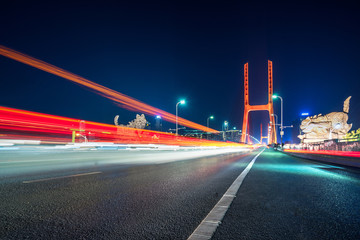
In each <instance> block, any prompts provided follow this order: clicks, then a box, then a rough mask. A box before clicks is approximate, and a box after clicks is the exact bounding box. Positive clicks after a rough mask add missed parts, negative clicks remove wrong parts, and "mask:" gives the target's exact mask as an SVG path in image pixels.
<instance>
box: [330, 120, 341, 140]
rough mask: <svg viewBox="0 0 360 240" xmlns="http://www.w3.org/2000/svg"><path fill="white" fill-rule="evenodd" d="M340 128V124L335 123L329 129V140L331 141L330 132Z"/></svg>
mask: <svg viewBox="0 0 360 240" xmlns="http://www.w3.org/2000/svg"><path fill="white" fill-rule="evenodd" d="M340 128H341V123H336V124H335V126H334V127H331V128H330V134H329V139H332V135H331V134H332V132H333V131H334V130H338V129H340Z"/></svg>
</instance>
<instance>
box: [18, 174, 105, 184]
mask: <svg viewBox="0 0 360 240" xmlns="http://www.w3.org/2000/svg"><path fill="white" fill-rule="evenodd" d="M99 173H101V172H88V173H79V174H74V175H68V176H61V177H53V178H41V179H36V180H29V181H23V183H34V182H44V181H49V180H56V179H61V178H72V177H81V176H87V175H94V174H99Z"/></svg>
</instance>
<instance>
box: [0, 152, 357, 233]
mask: <svg viewBox="0 0 360 240" xmlns="http://www.w3.org/2000/svg"><path fill="white" fill-rule="evenodd" d="M261 150H262V149H259V150H256V151H254V152H252V153H248V152H237V153H236V152H233V153H228V154H225V153H222V154H221V155H215V156H205V155H204V156H201V155H197V156H196V154H195V152H192V153H193V154H194V156H196V157H197V158H192V157H189V156H187V157H185V158H183V160H182V158H180V157H179V155H181V154H182V152H179V151H178V152H174V151H172V152H171V151H169V152H165V153H166V154H165V155H161V154H160V155H159V153H155V152H154V151H142V152H140V153H139V152H137V151H134V152H121V151H111V150H100V151H90V150H84V151H78V152H74V151H61V150H57V151H54V152H51V153H49V152H44V151H42V152H21V151H20V152H16V151H13V152H12V151H10V152H9V151H6V152H5V151H4V152H0V164H1V165H0V167H1V168H0V193H1V194H0V201H1V204H0V239H187V238H188V237H189V236H190V235H191V234H192V233H193V232H194V230H195V229H197V228H198V226H199V224H201V223H202V221H203V220H204V218H205V217H206V216H207V215H208V214H209V212H210V211H211V210H212V209H213V208H214V206H215V205H216V204H217V203H218V201H219V200H220V199H221V198H222V197H223V195H224V194H225V192H226V191H227V190H228V188H229V187H230V186H231V185H232V184H233V182H234V181H235V179H237V178H238V176H239V175H240V174H241V173H243V172H244V170H245V169H246V168H247V167H248V166H249V163H250V162H252V160H253V159H254V157H255V156H256V155H258V154H259V153H260V152H261ZM187 153H188V152H185V155H187ZM134 156H136V157H134ZM141 156H142V157H141ZM119 159H121V160H119ZM173 159H176V161H175V160H173ZM59 162H61V164H59ZM31 166H34V167H31ZM17 169H18V172H17V171H16V170H17ZM359 226H360V171H359V170H357V169H350V168H343V167H337V166H331V165H326V164H321V163H315V162H310V161H306V160H302V159H298V158H294V157H291V156H288V155H286V154H283V153H280V152H275V151H273V150H270V149H266V150H265V151H264V152H263V153H261V154H260V155H259V156H258V158H257V159H256V160H255V162H254V164H253V165H252V167H251V169H250V171H249V172H248V174H247V175H246V176H245V178H244V180H243V182H242V183H241V186H240V188H239V190H238V192H237V194H236V197H235V198H234V200H233V202H232V203H231V205H230V207H229V209H228V210H227V212H226V214H225V217H224V218H223V219H222V221H221V224H220V225H219V226H218V227H217V229H216V231H215V232H214V235H213V238H212V239H360V230H359Z"/></svg>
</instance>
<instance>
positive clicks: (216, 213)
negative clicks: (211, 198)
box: [187, 148, 265, 240]
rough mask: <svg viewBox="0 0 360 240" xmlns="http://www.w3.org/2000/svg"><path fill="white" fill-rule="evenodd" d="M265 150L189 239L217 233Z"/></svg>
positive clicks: (201, 239) (243, 172) (200, 239)
mask: <svg viewBox="0 0 360 240" xmlns="http://www.w3.org/2000/svg"><path fill="white" fill-rule="evenodd" d="M264 151H265V148H264V149H263V150H262V151H261V152H260V153H258V154H257V155H256V156H255V157H254V158H253V159H252V160H251V161H250V163H249V164H248V165H247V166H246V168H245V169H244V170H243V171H242V172H241V173H240V175H239V176H238V177H237V178H236V179H235V181H234V182H233V183H232V184H231V186H230V187H229V188H228V190H227V191H226V192H225V193H224V195H223V196H222V197H221V199H220V200H219V201H218V202H217V203H216V205H215V206H214V208H213V209H212V210H211V211H210V212H209V214H208V215H207V216H206V217H205V218H204V219H203V220H202V221H201V223H200V225H199V226H198V227H197V228H196V229H195V231H194V232H193V233H192V234H191V235H190V236H189V238H188V239H187V240H204V239H211V237H212V236H213V234H214V233H215V231H216V229H217V227H218V226H219V225H220V224H221V220H222V219H223V218H224V216H225V213H226V212H227V210H228V209H229V207H230V204H231V203H232V201H233V200H234V198H235V197H236V193H237V192H238V190H239V188H240V186H241V184H242V182H243V181H244V179H245V177H246V175H247V174H248V173H249V171H250V169H251V168H252V166H253V165H254V163H255V160H256V159H257V158H258V157H259V156H260V154H261V153H263V152H264Z"/></svg>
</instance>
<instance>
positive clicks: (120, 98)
mask: <svg viewBox="0 0 360 240" xmlns="http://www.w3.org/2000/svg"><path fill="white" fill-rule="evenodd" d="M0 55H3V56H5V57H8V58H11V59H13V60H16V61H18V62H21V63H24V64H27V65H30V66H32V67H35V68H38V69H40V70H43V71H45V72H48V73H51V74H54V75H56V76H59V77H62V78H65V79H67V80H69V81H72V82H75V83H77V84H80V85H82V86H85V87H88V88H89V89H91V90H94V91H95V92H96V93H97V94H99V95H101V96H104V97H106V98H108V99H110V100H112V101H115V102H117V103H119V104H118V105H119V106H121V107H124V108H127V109H130V110H132V111H135V110H137V111H140V112H141V113H145V114H149V115H153V116H155V115H161V117H162V118H163V119H164V120H166V121H169V122H173V123H175V121H176V120H175V119H176V117H175V115H174V114H171V113H168V112H165V111H163V110H161V109H158V108H155V107H152V106H150V105H148V104H146V103H143V102H141V101H139V100H136V99H134V98H132V97H129V96H127V95H125V94H122V93H119V92H117V91H115V90H112V89H110V88H107V87H105V86H102V85H100V84H97V83H95V82H92V81H90V80H88V79H85V78H83V77H81V76H78V75H76V74H73V73H71V72H68V71H66V70H64V69H61V68H58V67H56V66H54V65H51V64H49V63H46V62H44V61H41V60H38V59H36V58H33V57H31V56H28V55H25V54H23V53H20V52H17V51H15V50H12V49H10V48H7V47H5V46H2V45H0ZM178 123H179V125H182V126H186V127H189V128H193V129H198V130H202V131H204V132H212V133H218V131H217V130H214V129H211V128H208V127H205V126H203V125H200V124H197V123H194V122H191V121H189V120H186V119H184V118H181V117H178Z"/></svg>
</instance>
